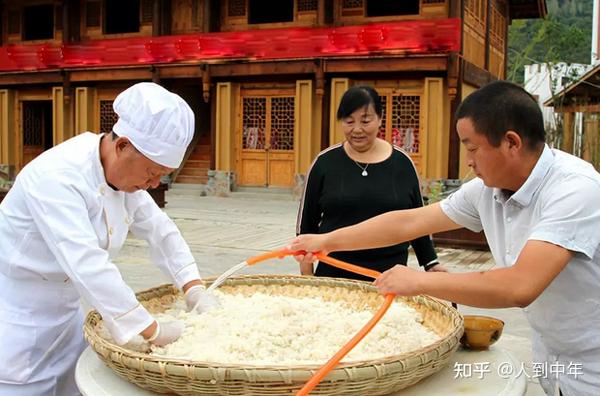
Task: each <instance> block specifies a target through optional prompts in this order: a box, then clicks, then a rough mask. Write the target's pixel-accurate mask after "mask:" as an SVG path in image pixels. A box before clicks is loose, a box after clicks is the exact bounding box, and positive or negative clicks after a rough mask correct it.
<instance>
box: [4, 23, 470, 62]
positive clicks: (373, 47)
mask: <svg viewBox="0 0 600 396" xmlns="http://www.w3.org/2000/svg"><path fill="white" fill-rule="evenodd" d="M460 29H461V21H460V19H457V18H450V19H430V20H419V21H401V22H389V23H377V24H368V25H355V26H344V27H336V28H288V29H263V30H247V31H241V32H219V33H203V34H189V35H178V36H159V37H150V36H149V37H133V38H120V39H106V40H94V41H88V42H83V43H78V44H66V45H54V44H50V43H47V44H38V45H16V44H9V45H5V46H2V47H0V72H1V71H14V70H40V69H57V68H71V67H86V66H125V65H139V64H156V63H170V62H186V61H201V60H210V59H246V60H249V59H291V58H314V57H329V56H336V57H337V56H349V55H352V56H356V55H371V54H373V55H375V54H376V55H385V54H399V53H400V54H432V53H448V52H455V51H459V50H460Z"/></svg>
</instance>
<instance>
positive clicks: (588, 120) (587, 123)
mask: <svg viewBox="0 0 600 396" xmlns="http://www.w3.org/2000/svg"><path fill="white" fill-rule="evenodd" d="M581 157H582V158H583V159H584V160H586V161H588V162H591V163H592V164H593V165H594V166H595V167H596V170H600V114H598V113H595V114H594V113H585V114H584V116H583V148H582V153H581Z"/></svg>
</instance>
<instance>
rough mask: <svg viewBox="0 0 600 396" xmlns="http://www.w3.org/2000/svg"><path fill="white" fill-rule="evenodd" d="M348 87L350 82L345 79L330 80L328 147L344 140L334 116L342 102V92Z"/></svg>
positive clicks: (340, 127)
mask: <svg viewBox="0 0 600 396" xmlns="http://www.w3.org/2000/svg"><path fill="white" fill-rule="evenodd" d="M349 87H350V80H349V79H347V78H332V79H331V105H330V106H329V113H330V114H329V145H333V144H336V143H339V142H342V141H343V140H344V132H343V131H342V126H341V125H340V123H339V122H338V120H337V117H336V114H337V109H338V106H339V105H340V102H341V101H342V96H343V95H344V92H346V91H347V90H348V88H349Z"/></svg>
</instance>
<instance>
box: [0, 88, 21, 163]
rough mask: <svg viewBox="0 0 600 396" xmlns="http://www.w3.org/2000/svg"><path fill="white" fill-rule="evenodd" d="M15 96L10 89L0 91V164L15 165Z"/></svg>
mask: <svg viewBox="0 0 600 396" xmlns="http://www.w3.org/2000/svg"><path fill="white" fill-rule="evenodd" d="M14 114H15V95H14V92H13V90H11V89H0V163H1V164H8V165H13V166H15V167H16V165H17V128H16V127H15V118H14Z"/></svg>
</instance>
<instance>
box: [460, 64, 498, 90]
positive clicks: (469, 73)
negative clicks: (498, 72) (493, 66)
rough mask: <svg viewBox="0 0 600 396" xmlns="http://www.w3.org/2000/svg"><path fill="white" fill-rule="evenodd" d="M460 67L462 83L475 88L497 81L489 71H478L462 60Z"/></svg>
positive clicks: (478, 69)
mask: <svg viewBox="0 0 600 396" xmlns="http://www.w3.org/2000/svg"><path fill="white" fill-rule="evenodd" d="M462 67H463V78H464V81H465V82H466V83H467V84H470V85H473V86H475V87H477V88H481V87H483V86H484V85H486V84H487V83H489V82H491V81H495V80H497V78H496V77H494V76H493V75H492V74H491V73H490V72H489V71H487V70H483V69H480V68H479V67H477V66H475V65H474V64H472V63H471V62H468V61H466V60H463V62H462Z"/></svg>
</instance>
